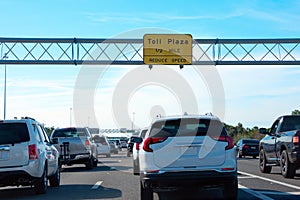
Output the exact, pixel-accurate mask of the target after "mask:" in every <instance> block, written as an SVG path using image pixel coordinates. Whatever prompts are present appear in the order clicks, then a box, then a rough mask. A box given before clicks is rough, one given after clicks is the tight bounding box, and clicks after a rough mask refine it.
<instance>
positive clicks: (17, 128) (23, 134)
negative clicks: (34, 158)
mask: <svg viewBox="0 0 300 200" xmlns="http://www.w3.org/2000/svg"><path fill="white" fill-rule="evenodd" d="M29 139H30V138H29V132H28V129H27V125H26V124H25V123H1V124H0V144H14V143H20V142H27V141H29Z"/></svg>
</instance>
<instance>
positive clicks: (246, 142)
mask: <svg viewBox="0 0 300 200" xmlns="http://www.w3.org/2000/svg"><path fill="white" fill-rule="evenodd" d="M243 143H244V144H252V145H253V144H256V145H258V144H259V140H244V141H243Z"/></svg>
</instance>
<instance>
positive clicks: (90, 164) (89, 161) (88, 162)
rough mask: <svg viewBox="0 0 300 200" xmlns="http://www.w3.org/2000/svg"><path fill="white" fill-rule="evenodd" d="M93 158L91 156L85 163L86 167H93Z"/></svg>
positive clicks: (89, 168)
mask: <svg viewBox="0 0 300 200" xmlns="http://www.w3.org/2000/svg"><path fill="white" fill-rule="evenodd" d="M93 162H94V161H93V158H92V157H91V158H89V160H88V161H87V162H86V163H85V167H86V169H88V170H91V169H93Z"/></svg>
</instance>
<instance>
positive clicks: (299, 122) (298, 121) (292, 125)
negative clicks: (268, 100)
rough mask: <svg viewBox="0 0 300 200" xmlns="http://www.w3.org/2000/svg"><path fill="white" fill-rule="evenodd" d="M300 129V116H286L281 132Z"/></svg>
mask: <svg viewBox="0 0 300 200" xmlns="http://www.w3.org/2000/svg"><path fill="white" fill-rule="evenodd" d="M297 129H300V116H286V117H284V119H283V122H282V124H281V127H280V132H285V131H292V130H297Z"/></svg>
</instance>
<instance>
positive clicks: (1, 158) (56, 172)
mask: <svg viewBox="0 0 300 200" xmlns="http://www.w3.org/2000/svg"><path fill="white" fill-rule="evenodd" d="M58 158H59V154H58V151H57V149H56V148H55V147H54V146H53V145H51V144H50V141H49V139H48V136H47V134H46V132H45V130H44V128H43V126H42V125H41V124H40V123H38V122H37V121H35V120H34V119H32V118H28V117H25V118H23V119H19V120H1V121H0V187H5V186H19V185H22V186H30V185H34V189H35V192H36V193H37V194H42V193H45V192H46V190H47V186H48V179H49V181H50V186H52V187H56V186H59V184H60V169H59V163H58V162H59V161H58Z"/></svg>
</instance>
